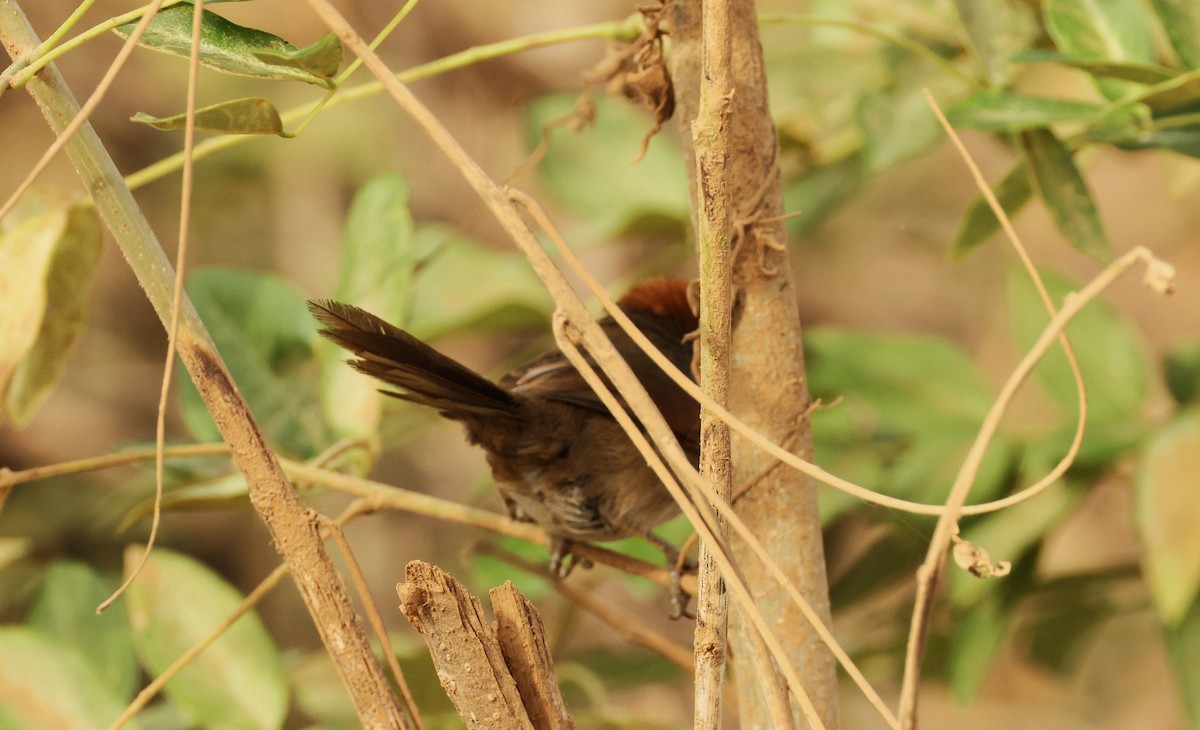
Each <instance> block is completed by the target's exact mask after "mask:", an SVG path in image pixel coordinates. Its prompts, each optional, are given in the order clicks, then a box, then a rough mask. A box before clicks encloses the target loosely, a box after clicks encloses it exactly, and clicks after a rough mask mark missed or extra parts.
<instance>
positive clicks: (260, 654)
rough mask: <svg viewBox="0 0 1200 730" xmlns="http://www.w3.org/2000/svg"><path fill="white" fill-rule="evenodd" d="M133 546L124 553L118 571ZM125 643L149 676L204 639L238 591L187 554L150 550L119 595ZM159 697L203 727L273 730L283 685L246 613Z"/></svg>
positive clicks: (281, 712)
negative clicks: (124, 611) (127, 629)
mask: <svg viewBox="0 0 1200 730" xmlns="http://www.w3.org/2000/svg"><path fill="white" fill-rule="evenodd" d="M140 555H141V548H139V547H130V548H129V549H128V550H127V551H126V555H125V563H126V570H128V569H129V568H130V567H131V566H132V565H133V564H135V563H136V561H137V560H138V558H139V557H140ZM126 598H127V600H128V602H129V620H130V624H131V626H132V627H133V639H134V641H133V643H134V648H135V649H136V650H137V653H138V656H139V658H140V659H141V662H142V665H143V666H144V667H145V668H146V670H147V671H149V672H150V673H151V674H152V675H155V676H157V675H158V674H160V673H161V672H163V670H165V669H166V668H167V667H168V666H170V664H171V663H172V662H174V661H175V660H176V659H177V658H178V657H179V655H180V654H182V653H183V652H184V651H186V650H187V649H189V648H190V647H191V646H192V645H193V644H195V643H196V642H198V641H199V640H201V639H202V638H204V637H205V636H207V635H208V634H209V633H210V632H211V631H212V630H213V629H215V628H216V627H217V626H218V624H220V623H221V621H222V620H224V619H225V618H226V617H228V616H229V615H230V614H231V613H233V611H234V610H235V609H237V608H238V606H239V604H240V603H241V602H242V597H241V595H239V594H238V592H237V591H236V590H234V588H233V587H232V586H230V585H229V584H228V583H226V582H225V581H224V580H222V579H221V578H220V577H219V576H218V575H216V574H215V573H213V572H212V571H211V570H210V569H208V568H207V567H205V566H204V565H202V564H200V563H198V562H196V561H195V560H193V559H192V558H190V557H188V556H186V555H183V554H180V553H175V552H172V551H170V550H165V549H163V548H156V549H155V550H154V552H153V554H152V555H151V556H150V559H149V560H148V561H147V563H146V565H145V567H144V568H143V570H142V573H141V574H140V575H139V576H138V579H137V580H136V581H134V582H133V583H132V584H131V585H130V588H129V590H128V592H127V593H126ZM165 692H166V694H167V696H168V697H169V698H170V699H171V701H172V702H174V703H175V704H176V705H178V706H179V707H180V708H181V709H182V710H183V711H184V712H186V713H187V714H188V715H189V716H190V717H191V718H192V720H193V722H195V723H197V724H199V725H201V726H204V727H239V728H279V727H282V725H283V721H284V718H285V717H286V715H287V707H288V687H287V678H286V675H285V673H284V669H283V663H282V660H281V658H280V655H279V650H278V649H277V648H276V647H275V644H274V642H273V641H272V640H271V638H270V636H268V635H267V632H266V629H265V628H264V627H263V624H262V621H261V620H260V619H259V618H258V615H257V614H256V613H255V612H253V611H250V612H249V613H247V614H245V615H244V616H242V617H241V618H239V619H238V620H237V621H236V622H235V623H234V624H233V625H232V626H231V627H229V628H228V629H227V630H226V631H225V632H224V633H223V634H222V635H221V637H220V638H218V639H217V640H216V641H215V642H214V643H213V644H212V645H211V646H209V647H208V648H207V649H205V650H204V652H203V653H201V654H200V655H199V656H198V657H196V658H195V659H194V660H192V662H191V663H189V664H188V665H187V666H186V667H184V668H183V669H182V670H181V671H180V672H179V674H178V675H177V676H176V677H175V678H174V679H172V680H171V681H170V682H168V683H167V685H166V688H165Z"/></svg>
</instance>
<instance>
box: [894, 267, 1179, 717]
mask: <svg viewBox="0 0 1200 730" xmlns="http://www.w3.org/2000/svg"><path fill="white" fill-rule="evenodd" d="M1138 262H1142V263H1144V264H1146V267H1147V272H1146V283H1147V285H1148V286H1150V287H1151V288H1154V289H1156V290H1158V291H1160V292H1161V293H1168V292H1169V291H1170V279H1171V277H1172V276H1173V275H1174V274H1173V270H1172V269H1171V267H1170V266H1169V265H1168V264H1165V263H1163V262H1162V261H1160V260H1158V259H1156V258H1155V257H1154V255H1153V254H1152V253H1151V252H1150V251H1149V250H1148V249H1146V248H1143V247H1141V246H1139V247H1137V248H1134V249H1132V250H1130V251H1129V252H1128V253H1126V254H1125V255H1124V256H1122V257H1121V258H1119V259H1117V260H1116V261H1114V262H1113V263H1112V264H1109V265H1108V266H1107V267H1105V269H1104V270H1103V271H1101V272H1100V273H1099V274H1097V275H1096V277H1095V278H1094V279H1092V280H1091V281H1090V282H1088V284H1087V286H1085V287H1083V289H1081V290H1079V291H1078V292H1076V293H1074V294H1070V295H1068V296H1067V298H1066V299H1065V300H1064V301H1063V305H1062V309H1061V310H1059V312H1058V314H1056V315H1055V316H1054V318H1053V319H1052V320H1051V321H1050V324H1049V325H1048V326H1047V327H1046V329H1045V330H1043V331H1042V334H1041V336H1040V337H1038V340H1037V342H1036V343H1034V346H1033V348H1032V349H1030V351H1029V353H1028V354H1027V355H1025V357H1024V358H1022V360H1021V362H1020V363H1019V364H1018V365H1017V367H1016V368H1015V369H1014V370H1013V373H1012V375H1011V376H1009V379H1008V381H1007V382H1006V383H1005V384H1004V387H1003V389H1001V391H1000V395H999V396H997V398H996V401H995V403H993V404H992V408H991V410H989V411H988V414H987V417H986V418H985V419H984V424H983V427H982V428H981V429H980V432H979V435H978V436H976V438H975V441H974V443H972V444H971V450H970V451H969V452H968V453H967V458H966V459H965V460H964V461H963V465H962V467H961V469H960V470H959V473H958V477H957V478H956V479H955V481H954V485H953V486H952V487H951V490H950V495H949V497H947V499H946V512H945V514H943V515H942V517H941V518H940V519H939V520H938V523H937V526H936V528H935V529H934V533H933V538H932V539H931V540H930V543H929V550H928V551H927V553H926V556H925V562H924V563H922V565H921V567H920V568H918V569H917V600H916V606H915V608H914V610H913V619H912V624H911V626H910V630H909V638H908V647H907V657H906V660H905V671H904V685H903V687H902V692H901V697H900V718H901V722H902V723H903V724H902V727H903V728H905V729H908V728H913V727H915V724H916V695H917V686H916V685H917V680H918V679H919V676H920V665H921V659H922V656H923V654H924V645H925V637H926V632H927V631H928V626H929V616H930V613H931V611H932V608H933V596H934V594H935V593H936V591H937V585H938V580H939V578H940V576H941V572H942V567H943V565H944V564H945V561H946V550H947V548H948V547H949V545H950V541H951V539H952V537H953V536H955V535H956V534H957V532H958V518H959V516H960V515H961V508H962V504H963V502H964V501H965V500H966V497H967V492H968V491H969V490H970V488H971V483H972V481H973V480H974V477H975V474H976V473H977V471H978V469H979V464H980V462H981V461H982V460H983V455H984V452H985V451H986V449H987V445H988V443H989V442H990V441H991V439H992V436H993V435H994V434H995V431H996V429H997V428H998V427H999V424H1000V419H1001V418H1002V417H1003V415H1004V410H1005V408H1006V407H1007V406H1008V404H1009V402H1010V401H1011V400H1012V397H1013V395H1014V394H1015V393H1016V391H1017V389H1018V388H1019V387H1020V386H1021V384H1022V383H1023V382H1024V381H1025V379H1026V378H1027V377H1029V374H1030V373H1031V372H1032V371H1033V368H1034V367H1035V366H1036V365H1037V364H1038V362H1039V361H1040V360H1041V359H1042V357H1044V356H1045V354H1046V352H1047V351H1048V350H1049V349H1050V348H1051V347H1052V346H1053V345H1054V342H1055V340H1056V339H1057V338H1058V337H1059V335H1060V334H1061V333H1062V331H1063V328H1064V327H1066V326H1067V323H1068V322H1070V321H1071V319H1072V318H1074V317H1075V315H1076V314H1078V312H1079V310H1080V309H1082V308H1083V307H1084V306H1085V305H1086V304H1087V303H1088V302H1090V301H1091V300H1092V299H1094V298H1096V296H1098V295H1099V294H1100V292H1101V291H1103V290H1104V289H1105V288H1106V287H1107V286H1109V285H1110V284H1112V283H1113V281H1115V280H1116V279H1117V277H1119V276H1120V275H1121V274H1123V273H1124V272H1125V271H1126V270H1127V269H1129V268H1130V267H1131V266H1133V265H1134V264H1136V263H1138Z"/></svg>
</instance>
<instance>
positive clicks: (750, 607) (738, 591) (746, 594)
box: [554, 313, 825, 728]
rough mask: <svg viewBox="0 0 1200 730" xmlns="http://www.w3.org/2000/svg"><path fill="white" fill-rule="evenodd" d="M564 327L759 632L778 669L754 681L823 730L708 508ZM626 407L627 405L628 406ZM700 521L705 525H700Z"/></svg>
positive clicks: (572, 354)
mask: <svg viewBox="0 0 1200 730" xmlns="http://www.w3.org/2000/svg"><path fill="white" fill-rule="evenodd" d="M567 327H568V324H567V322H566V320H565V319H564V318H563V317H562V316H561V313H559V314H556V316H555V318H554V334H555V340H556V341H557V343H558V346H559V349H560V350H562V352H563V354H564V355H566V357H567V359H568V360H569V361H570V362H571V364H572V365H574V366H575V369H576V370H578V371H579V374H580V375H581V376H582V377H583V379H584V380H585V381H586V382H587V384H588V386H590V387H591V388H592V390H593V391H595V393H596V395H597V396H598V397H599V398H600V400H601V402H603V403H604V405H605V407H606V408H608V410H609V412H610V413H612V414H613V417H614V418H615V419H616V420H617V423H619V424H620V425H621V427H622V428H623V429H625V433H626V434H628V436H629V438H630V440H631V441H633V443H634V445H635V446H636V447H637V448H638V450H639V451H640V452H641V453H642V455H643V456H644V457H645V458H646V461H647V463H648V464H649V465H650V468H651V469H653V470H654V473H655V474H657V475H658V477H659V479H661V480H662V482H663V484H664V486H666V487H667V489H668V490H669V491H670V492H671V494H672V496H673V497H675V500H676V501H677V502H679V506H680V508H681V509H682V510H683V513H684V515H686V516H687V518H688V520H689V521H690V522H691V523H692V525H693V526H694V527H695V528H696V531H697V532H698V533H699V534H700V535H701V537H702V538H703V539H706V540H708V541H709V543H710V544H711V545H712V546H713V549H712V551H711V554H712V556H713V558H714V559H715V560H716V561H717V563H718V564H719V566H720V568H721V571H722V574H723V575H724V576H725V581H726V584H727V586H728V587H729V589H730V590H731V591H732V592H733V594H734V597H735V598H736V599H737V601H738V605H739V606H740V607H741V609H742V611H743V612H744V613H745V614H746V616H747V617H748V619H749V621H750V622H751V623H752V624H753V625H754V626H755V628H756V629H757V630H758V631H759V632H760V634H761V637H762V639H763V643H765V644H766V646H767V649H768V650H769V652H770V654H769V656H770V657H774V659H775V661H776V662H777V663H778V665H779V670H778V672H776V671H775V670H774V669H772V668H770V667H767V668H766V669H765V670H764V671H760V672H759V674H758V675H757V676H758V677H759V678H760V680H761V681H763V682H766V683H771V682H779V683H780V684H782V682H783V681H784V680H786V682H787V685H788V687H789V688H790V689H791V690H792V692H793V694H794V695H795V696H796V699H797V701H798V702H799V703H800V708H801V710H802V711H803V713H804V717H805V719H806V720H808V722H809V723H810V724H811V725H812V727H813V728H824V727H825V725H824V723H823V722H822V721H821V718H820V716H819V715H818V714H817V711H816V707H815V706H814V705H813V704H812V701H811V700H809V698H808V694H807V693H806V692H805V690H804V684H803V683H802V682H801V680H800V675H799V674H797V673H796V670H795V669H794V668H793V666H792V663H791V661H790V657H788V655H787V654H786V653H785V652H784V649H783V646H782V645H781V644H780V642H779V638H778V637H777V636H776V635H775V634H774V633H773V632H772V631H771V627H770V625H769V624H768V623H767V620H766V618H765V617H764V616H763V614H762V612H761V611H760V610H759V609H758V607H757V606H756V605H755V604H754V599H753V598H752V597H751V595H750V588H749V587H748V586H747V584H746V579H745V578H744V577H743V576H742V574H741V570H740V568H739V567H738V565H737V563H736V562H734V560H733V558H732V557H731V555H730V554H729V551H728V546H727V545H726V544H725V543H724V542H722V541H721V540H720V539H719V536H718V535H717V534H716V533H715V532H714V531H713V529H712V524H711V523H712V521H713V520H712V515H711V514H710V513H711V508H710V507H709V505H708V504H706V503H704V502H697V503H695V504H693V503H692V502H690V501H688V500H687V499H685V498H684V495H683V494H682V493H681V491H680V490H681V487H680V484H679V483H678V482H677V481H676V480H675V477H674V475H673V474H672V473H671V471H670V470H669V469H668V468H667V465H666V464H665V463H664V462H663V459H662V457H661V456H660V455H659V453H658V452H656V451H655V450H654V447H653V446H652V445H651V443H650V442H649V441H648V440H647V439H646V436H645V435H644V434H643V433H642V432H641V431H640V430H639V429H638V428H637V426H636V424H635V423H634V422H633V419H632V418H631V416H630V414H629V413H628V412H627V411H626V410H625V407H624V405H623V404H622V403H621V402H620V401H619V400H618V399H617V398H616V396H615V395H614V394H613V392H612V391H611V390H609V387H608V385H607V384H606V383H605V382H604V381H603V380H602V379H601V378H600V376H599V374H598V373H597V372H596V371H595V370H594V369H593V368H592V365H591V363H589V362H588V360H587V359H586V358H584V357H583V354H582V353H581V352H580V351H579V349H578V348H577V347H576V344H575V343H576V340H577V339H578V338H579V337H578V333H569V332H568V331H567ZM609 376H610V377H611V374H609ZM630 405H633V404H632V403H630ZM685 464H686V462H685ZM672 466H673V467H675V468H679V465H678V464H672ZM690 468H691V471H690V473H689V474H688V475H686V477H685V483H690V484H691V485H692V487H693V489H698V490H701V491H704V490H705V488H707V486H708V485H707V483H706V482H705V481H704V480H703V479H701V478H700V475H699V473H698V472H697V471H696V470H695V468H694V467H690ZM708 495H709V496H708V498H709V499H712V500H713V503H714V504H716V503H717V500H715V499H714V496H715V495H712V493H711V491H710V492H708ZM700 512H704V513H705V514H704V518H703V519H702V517H701V515H700ZM727 516H728V517H729V518H730V519H731V520H734V521H736V518H737V515H736V514H733V513H730V514H729V515H727ZM705 519H707V520H708V521H707V522H706V521H705ZM756 646H758V645H757V644H751V650H753V648H754V647H756ZM769 656H768V655H763V656H756V657H755V659H756V660H757V661H758V662H759V664H758V666H759V667H761V666H762V665H763V664H767V663H768V661H769ZM780 673H781V674H782V679H780V678H779V677H778V674H780ZM789 724H790V723H789Z"/></svg>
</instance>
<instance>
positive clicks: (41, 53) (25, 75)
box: [10, 0, 186, 89]
mask: <svg viewBox="0 0 1200 730" xmlns="http://www.w3.org/2000/svg"><path fill="white" fill-rule="evenodd" d="M185 1H186V0H166V2H164V3H163V4H162V8H160V10H162V9H165V8H169V7H171V6H172V5H178V4H179V3H181V2H185ZM91 2H94V0H88V2H87V3H86V4H90V3H91ZM146 7H148V6H143V7H140V8H138V9H137V10H131V11H129V12H128V13H125V14H124V15H118V16H116V17H115V18H109V19H108V20H106V21H104V22H103V23H100V24H99V25H94V26H92V27H91V28H88V29H87V30H85V31H83V32H82V33H80V34H79V35H77V36H75V37H74V38H72V39H71V40H69V41H67V42H66V43H63V44H62V45H59V46H55V45H54V44H55V43H56V42H57V41H58V39H59V38H61V37H62V36H63V35H66V33H67V31H68V30H70V28H71V26H72V25H74V23H75V21H76V20H77V19H78V18H77V15H79V14H80V13H79V12H78V11H76V13H73V14H72V15H71V17H70V18H68V19H67V21H66V22H64V23H63V24H62V26H60V27H59V29H58V30H56V31H54V35H52V36H50V38H48V39H46V40H45V41H44V42H42V43H40V44H39V45H38V47H37V48H36V49H35V50H34V53H32V54H30V55H31V57H32V58H33V60H31V61H29V63H28V65H26V66H24V67H23V68H22V69H21V70H20V71H19V72H17V73H16V74H13V75H12V76H11V79H12V80H11V82H10V85H11V86H12V87H13V88H14V89H20V88H22V87H24V86H25V84H27V83H29V79H31V78H33V77H34V76H35V75H36V74H37V72H38V71H41V70H42V69H43V68H45V67H46V65H47V64H50V63H53V62H54V61H55V60H57V59H59V58H61V57H62V56H64V55H66V54H68V53H70V52H71V51H73V50H75V49H76V48H78V47H79V46H81V45H83V44H84V43H86V42H87V41H90V40H91V39H93V38H95V37H97V36H101V35H104V34H105V33H107V32H108V31H110V30H112V29H113V28H116V27H117V26H119V25H125V24H126V23H132V22H133V21H135V20H137V19H138V18H141V17H142V15H144V14H145V12H146ZM84 9H86V8H84Z"/></svg>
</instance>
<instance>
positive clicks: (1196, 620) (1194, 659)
mask: <svg viewBox="0 0 1200 730" xmlns="http://www.w3.org/2000/svg"><path fill="white" fill-rule="evenodd" d="M1164 633H1165V635H1166V636H1165V639H1166V645H1167V656H1168V657H1169V658H1170V660H1171V667H1172V668H1173V669H1174V670H1175V680H1176V681H1177V682H1178V683H1179V694H1180V695H1181V696H1182V697H1183V706H1184V709H1185V710H1186V712H1187V716H1188V718H1189V720H1190V721H1191V724H1192V725H1191V726H1192V727H1200V600H1197V601H1194V602H1193V603H1192V607H1191V609H1190V610H1188V613H1187V615H1186V616H1185V617H1184V618H1183V620H1182V621H1180V622H1179V623H1178V624H1177V625H1175V626H1168V627H1166V628H1165V630H1164Z"/></svg>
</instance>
